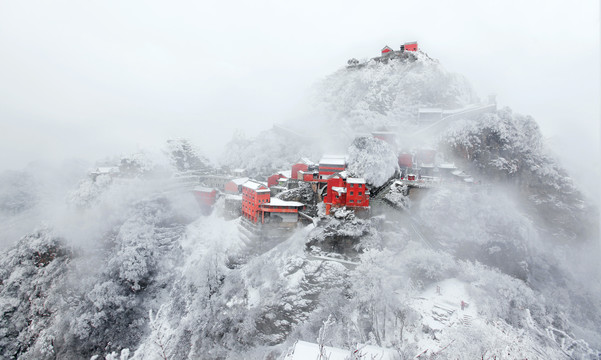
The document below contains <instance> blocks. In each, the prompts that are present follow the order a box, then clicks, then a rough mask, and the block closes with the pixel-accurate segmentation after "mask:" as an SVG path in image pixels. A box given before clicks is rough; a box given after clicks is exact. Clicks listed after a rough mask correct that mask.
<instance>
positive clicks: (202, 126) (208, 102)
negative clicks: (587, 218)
mask: <svg viewBox="0 0 601 360" xmlns="http://www.w3.org/2000/svg"><path fill="white" fill-rule="evenodd" d="M599 16H600V9H599V2H598V1H597V0H579V1H548V0H547V1H528V2H524V1H509V0H504V1H477V0H473V1H398V0H396V1H328V2H325V1H314V0H308V1H307V0H305V1H275V0H274V1H261V0H257V1H228V2H225V1H201V2H198V1H113V0H104V1H28V0H21V1H2V2H0V170H2V169H8V168H14V169H16V168H22V167H23V166H24V165H25V164H26V163H27V162H29V161H32V160H34V159H38V158H44V159H64V158H71V157H86V158H89V159H98V158H103V157H105V156H106V155H112V154H119V153H126V152H131V151H134V150H136V148H138V147H141V148H151V149H156V148H158V147H161V146H162V145H163V144H164V142H165V140H166V139H167V138H171V137H188V138H191V139H192V140H194V141H195V142H197V143H198V144H199V145H200V146H201V148H203V149H204V151H205V152H207V153H208V154H209V155H214V154H216V153H217V152H219V151H221V150H222V149H223V143H225V142H226V141H227V140H229V139H230V138H231V133H232V131H233V130H234V129H242V130H244V131H245V132H246V133H247V134H249V135H252V134H256V133H257V132H259V131H261V130H264V129H267V128H269V127H271V125H272V124H273V123H274V122H279V121H281V120H283V119H286V118H287V117H291V115H293V114H294V112H295V111H297V110H298V106H299V104H300V103H301V99H303V96H304V95H305V93H306V90H307V89H308V88H309V87H310V86H311V85H312V84H314V83H315V82H317V81H319V80H320V79H322V78H323V77H324V76H326V75H328V74H329V73H332V72H333V71H335V70H337V69H338V68H339V67H341V66H343V65H345V64H346V60H347V59H349V58H351V57H357V58H366V57H371V56H375V55H377V54H378V52H379V50H380V49H381V48H382V47H383V46H384V45H386V44H388V45H390V46H392V47H395V48H396V47H398V46H399V44H401V43H402V42H405V41H411V40H418V41H419V43H420V47H421V48H422V49H423V50H425V51H426V52H428V54H429V55H430V56H432V57H434V58H437V59H439V60H440V61H441V63H442V64H443V65H444V66H445V67H446V68H447V69H449V70H451V71H455V72H459V73H462V74H464V75H465V76H467V78H468V79H469V80H470V81H471V82H472V84H473V85H474V86H475V87H476V89H477V90H478V92H479V93H480V95H482V96H486V95H487V94H489V93H493V92H494V93H496V94H497V95H498V97H497V99H498V101H499V104H500V105H501V106H504V105H507V106H510V107H512V108H513V109H514V110H515V111H518V112H521V113H525V114H530V115H533V116H534V117H535V118H536V119H537V121H538V122H539V124H540V125H541V127H542V129H543V131H544V134H545V136H548V137H551V136H554V138H553V141H556V142H557V143H561V144H564V145H562V146H563V148H560V150H561V152H562V153H565V155H562V156H563V157H567V158H568V160H569V159H572V158H576V157H579V156H581V155H582V154H583V153H586V156H585V157H586V158H587V159H590V156H592V155H594V158H595V159H597V160H595V161H597V162H596V163H595V164H596V165H599V163H598V155H599V135H600V130H599V117H600V108H601V105H600V76H599V68H600V63H601V62H600V54H601V50H600V44H599V38H600V26H599ZM566 144H571V145H569V146H568V145H566ZM564 150H565V151H564ZM598 167H599V166H597V168H598Z"/></svg>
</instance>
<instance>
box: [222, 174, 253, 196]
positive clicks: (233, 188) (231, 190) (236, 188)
mask: <svg viewBox="0 0 601 360" xmlns="http://www.w3.org/2000/svg"><path fill="white" fill-rule="evenodd" d="M247 181H248V178H247V177H243V178H238V179H234V180H231V181H228V182H226V183H225V185H224V187H223V188H224V191H225V192H226V193H228V194H240V193H241V192H242V184H244V183H245V182H247Z"/></svg>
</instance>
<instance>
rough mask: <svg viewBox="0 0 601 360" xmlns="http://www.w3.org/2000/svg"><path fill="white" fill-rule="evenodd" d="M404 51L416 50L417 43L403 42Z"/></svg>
mask: <svg viewBox="0 0 601 360" xmlns="http://www.w3.org/2000/svg"><path fill="white" fill-rule="evenodd" d="M405 51H417V43H415V44H405Z"/></svg>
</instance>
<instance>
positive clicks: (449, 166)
mask: <svg viewBox="0 0 601 360" xmlns="http://www.w3.org/2000/svg"><path fill="white" fill-rule="evenodd" d="M438 167H439V168H441V169H457V167H456V166H455V163H445V164H440V165H438Z"/></svg>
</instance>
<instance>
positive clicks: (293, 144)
mask: <svg viewBox="0 0 601 360" xmlns="http://www.w3.org/2000/svg"><path fill="white" fill-rule="evenodd" d="M314 96H315V97H316V103H314V108H312V109H311V110H310V111H309V113H312V114H314V115H315V117H314V118H310V119H307V120H306V122H301V123H299V122H295V123H291V124H287V125H286V126H276V127H274V128H272V129H269V130H265V132H263V133H262V134H261V135H259V136H258V137H257V138H255V139H247V138H243V137H240V136H237V137H235V138H234V139H233V140H232V141H231V142H230V143H229V144H228V145H227V149H226V152H225V154H224V156H223V159H222V163H221V164H219V165H222V166H224V167H225V168H230V169H233V168H238V167H241V168H245V169H246V170H247V171H248V172H249V175H251V176H252V177H256V178H259V177H265V176H268V175H270V174H273V173H274V172H275V171H278V170H283V169H289V166H290V165H291V164H292V163H293V162H295V161H297V160H298V159H299V158H300V157H302V156H308V157H310V158H312V159H313V160H315V161H316V160H318V159H317V158H316V157H317V156H320V155H321V153H322V151H323V149H327V148H328V144H327V141H328V139H331V138H338V139H339V140H340V143H343V144H346V145H347V146H350V147H349V155H350V156H349V157H350V159H349V161H350V162H349V167H350V169H349V170H351V171H353V172H355V173H356V175H357V176H364V177H365V178H367V179H370V180H371V182H372V183H373V184H375V185H381V184H382V183H384V182H385V180H386V177H388V176H390V175H392V174H394V173H395V172H398V166H397V164H396V163H395V162H394V160H395V159H394V154H395V153H394V151H395V150H394V149H392V146H391V145H389V144H386V143H384V142H382V141H381V140H377V139H373V138H371V137H365V136H364V135H363V136H361V137H358V138H355V136H356V135H357V134H365V133H369V132H372V131H376V130H382V129H383V128H388V129H394V132H396V133H414V132H416V131H419V129H420V128H423V126H424V125H423V124H420V123H419V122H418V121H417V118H416V114H417V111H418V109H419V108H441V109H451V110H452V109H459V108H465V107H466V106H469V105H472V104H476V103H479V100H478V99H477V97H476V95H475V94H474V92H473V90H471V87H470V86H469V84H468V83H467V81H466V80H465V79H464V78H463V77H461V76H459V75H455V74H452V73H449V72H448V71H446V70H444V69H443V68H442V66H441V65H440V64H439V63H438V62H437V61H435V60H432V59H431V58H429V57H428V56H427V55H426V54H424V53H418V54H417V57H416V60H415V61H390V62H388V63H381V62H376V61H371V62H367V63H365V64H362V66H359V67H352V68H343V69H340V70H338V71H336V72H335V73H334V74H333V75H331V76H329V77H328V78H326V79H324V80H323V81H322V82H321V83H320V84H319V85H318V86H317V88H316V90H315V94H314ZM316 120H317V121H318V122H319V124H320V126H319V127H315V121H316ZM441 126H442V128H441V129H440V130H439V131H437V133H436V134H435V136H434V135H433V136H430V137H429V138H428V139H427V142H428V146H434V147H436V149H437V150H439V152H441V153H444V154H445V156H446V157H447V158H448V159H446V160H448V161H454V162H455V164H457V165H458V166H461V169H462V170H463V171H465V172H468V173H470V174H471V176H472V177H473V178H474V179H475V180H476V182H477V183H478V184H475V185H473V186H467V185H465V184H464V183H452V184H451V183H449V184H447V185H445V186H436V187H432V188H428V189H425V188H424V189H418V190H415V191H414V190H412V193H410V195H409V196H406V195H405V194H403V193H402V191H399V192H397V193H394V194H393V192H394V191H393V190H391V191H393V192H391V194H393V195H394V196H390V197H389V198H394V199H397V200H398V203H399V204H402V206H396V207H395V206H393V205H394V202H393V204H392V205H391V203H387V202H385V201H382V200H381V199H374V201H373V202H372V209H371V212H369V213H367V214H364V213H363V214H362V213H357V214H355V213H353V212H352V211H348V210H345V209H340V210H338V211H333V213H332V215H330V216H326V215H325V214H324V211H323V210H324V209H323V208H322V207H321V206H320V205H318V206H317V210H316V211H315V212H316V213H317V216H316V218H315V219H314V220H315V221H314V222H313V223H312V224H309V225H306V226H299V227H297V228H295V229H292V230H288V231H285V232H277V233H262V232H260V231H259V232H257V231H253V230H252V229H250V230H249V228H248V226H246V224H245V222H244V221H243V220H242V219H240V218H236V219H229V218H228V217H227V216H224V214H225V212H226V210H225V207H226V205H225V201H224V200H218V201H217V203H216V205H215V208H214V210H213V212H212V213H211V214H210V215H203V214H202V213H201V211H200V210H199V208H198V206H197V203H196V202H195V199H194V197H193V196H192V194H191V193H190V192H189V189H188V188H186V187H184V186H181V184H182V183H181V176H179V175H181V174H182V173H183V172H185V173H186V174H188V173H190V172H194V171H197V172H203V173H211V172H217V171H218V170H216V169H215V168H212V167H210V166H208V165H207V164H206V161H204V160H203V158H202V156H199V155H197V154H194V152H193V151H192V150H191V148H192V147H191V145H190V144H188V143H186V142H181V143H177V142H170V143H169V144H168V146H167V150H166V151H165V155H167V156H166V159H164V161H162V162H161V161H159V160H156V159H151V158H149V157H143V156H128V157H124V158H123V159H119V160H118V161H116V162H115V164H114V165H115V166H117V167H119V168H120V169H121V171H122V172H123V175H122V176H120V177H116V178H111V177H110V176H108V175H104V174H101V175H98V176H96V177H89V178H87V177H83V176H81V174H80V173H79V174H80V175H77V176H75V175H73V176H72V177H71V179H72V180H71V183H70V184H69V186H68V187H66V188H67V189H63V188H62V187H53V188H52V189H53V190H52V193H53V197H46V198H52V199H55V198H60V199H62V201H61V203H60V206H58V205H57V206H56V208H55V209H56V211H55V213H54V214H53V215H52V216H44V217H43V216H40V217H36V218H35V219H36V220H38V221H37V224H36V225H35V227H34V226H33V225H32V224H30V223H23V221H24V220H23V218H22V217H19V214H23V213H25V212H27V211H32V212H33V211H35V209H37V208H38V207H39V203H40V202H39V201H38V200H36V199H39V196H38V195H36V194H39V192H31V191H28V190H27V189H30V188H32V187H33V185H32V186H29V185H28V184H29V182H23V181H20V180H18V178H16V176H17V175H16V174H12V173H11V174H5V175H3V176H2V177H0V181H2V184H3V185H2V189H1V190H2V191H0V194H2V199H5V200H3V203H2V204H1V205H2V207H0V209H2V211H3V218H2V221H3V226H4V225H5V224H8V223H9V222H10V224H12V225H11V226H12V228H13V229H23V228H24V227H25V225H27V226H31V229H30V230H27V231H24V232H23V233H22V236H20V237H19V238H17V237H15V238H14V239H13V240H12V245H11V246H9V247H8V248H7V249H5V250H4V251H3V252H2V253H1V254H0V312H1V313H2V317H1V318H0V323H1V326H0V357H3V358H7V359H11V358H23V359H54V358H60V359H79V358H107V359H118V358H121V359H129V358H133V359H278V358H279V359H284V358H286V359H296V357H294V356H295V355H294V344H295V342H296V341H298V340H302V341H305V342H311V343H317V344H319V345H320V346H321V345H327V346H328V348H338V349H343V350H345V351H348V352H349V353H352V350H353V349H356V347H357V344H369V345H373V346H378V347H381V348H387V349H390V350H392V352H393V353H394V354H395V357H396V358H398V359H415V358H419V359H447V358H448V359H472V358H477V359H493V358H497V359H524V358H527V359H599V358H601V335H600V333H601V326H600V324H601V300H600V299H601V283H600V282H599V281H598V279H599V275H600V274H601V271H600V270H601V269H600V267H599V265H598V262H597V259H596V258H597V256H596V255H597V254H599V239H598V236H597V235H598V234H597V228H596V225H595V223H596V222H595V219H596V216H597V212H596V210H595V209H594V208H593V207H592V206H591V205H590V204H588V203H587V202H586V201H585V199H583V198H582V196H581V195H580V194H579V192H578V190H577V189H576V188H575V187H574V185H573V184H572V182H571V181H570V179H569V177H568V176H567V175H566V174H565V172H564V171H562V169H561V167H560V166H559V165H558V164H557V163H556V162H555V161H554V159H553V158H552V157H550V156H549V155H548V154H547V151H546V149H545V148H544V145H543V144H542V141H541V140H540V139H541V136H540V132H539V129H538V127H537V125H536V122H535V121H534V119H532V118H529V117H525V116H522V115H519V114H514V113H512V112H511V110H510V109H501V110H498V111H494V112H492V113H487V114H477V115H474V114H470V115H469V116H467V115H466V116H465V117H464V118H462V117H461V116H455V117H454V118H453V119H452V121H449V123H444V124H442V125H441ZM298 128H300V130H302V132H300V131H297V129H298ZM290 129H295V130H290ZM316 129H317V130H316ZM332 131H336V132H335V133H333V132H332ZM353 140H355V141H353ZM332 141H336V140H332ZM424 141H426V140H424ZM184 145H185V146H184ZM397 145H398V147H399V148H402V147H404V146H405V144H403V143H401V144H397ZM391 154H392V155H391ZM166 164H171V167H167V166H168V165H166ZM65 173H69V174H77V173H70V172H65ZM19 176H21V175H19ZM27 179H30V180H27V181H30V182H33V180H32V179H33V178H32V177H27ZM75 179H77V180H79V183H78V184H74V181H73V180H75ZM259 180H264V179H259ZM310 195H311V191H310V188H309V187H306V188H301V189H300V190H295V191H289V192H284V193H282V194H281V195H280V196H281V197H282V198H284V199H290V200H296V201H299V200H301V201H304V199H307V198H309V197H310ZM44 204H45V208H47V203H44ZM40 213H41V214H46V215H47V214H48V212H46V211H44V212H40ZM15 224H25V225H23V226H21V227H18V226H16V225H15ZM3 234H4V233H3ZM13 234H14V231H13V233H10V234H9V233H6V234H5V235H4V236H14V235H13ZM316 348H318V349H319V346H317V347H316ZM324 349H325V348H324ZM322 358H323V357H322Z"/></svg>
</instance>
